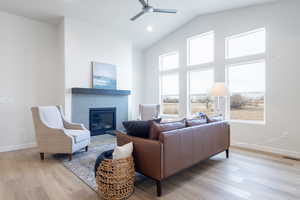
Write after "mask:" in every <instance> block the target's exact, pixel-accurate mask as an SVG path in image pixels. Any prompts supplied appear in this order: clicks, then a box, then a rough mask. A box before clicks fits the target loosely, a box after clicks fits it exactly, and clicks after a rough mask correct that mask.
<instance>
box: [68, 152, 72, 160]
mask: <svg viewBox="0 0 300 200" xmlns="http://www.w3.org/2000/svg"><path fill="white" fill-rule="evenodd" d="M68 158H69V161H72V154H71V153H70V154H68Z"/></svg>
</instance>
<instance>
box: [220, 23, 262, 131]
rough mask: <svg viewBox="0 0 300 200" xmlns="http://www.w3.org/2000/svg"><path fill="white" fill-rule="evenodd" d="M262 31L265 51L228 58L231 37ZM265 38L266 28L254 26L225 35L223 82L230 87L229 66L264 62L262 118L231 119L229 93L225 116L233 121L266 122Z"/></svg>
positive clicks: (260, 123) (245, 122)
mask: <svg viewBox="0 0 300 200" xmlns="http://www.w3.org/2000/svg"><path fill="white" fill-rule="evenodd" d="M262 30H263V31H264V32H265V44H264V45H265V51H264V52H262V53H258V54H249V55H244V56H241V57H234V58H229V56H228V52H229V45H228V41H229V40H230V39H232V38H237V37H241V36H243V35H249V34H251V33H256V32H258V31H262ZM267 40H268V32H267V28H266V27H260V28H256V29H253V30H250V31H247V32H243V33H238V34H235V35H231V36H228V37H225V56H224V58H225V83H226V85H227V86H228V87H229V88H230V86H229V73H228V69H229V67H232V66H236V65H244V64H251V63H257V62H261V61H263V62H264V63H265V92H264V120H263V121H260V120H232V119H231V118H230V117H231V116H230V111H231V109H230V97H231V95H229V96H228V97H227V98H226V101H227V103H226V106H225V107H226V111H225V113H226V118H227V119H228V120H229V121H230V122H233V123H244V124H257V125H265V124H266V120H267V119H266V118H267V116H266V110H267V73H266V71H267V68H268V62H267V52H268V46H267Z"/></svg>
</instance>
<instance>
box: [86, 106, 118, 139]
mask: <svg viewBox="0 0 300 200" xmlns="http://www.w3.org/2000/svg"><path fill="white" fill-rule="evenodd" d="M89 116H90V117H89V118H90V120H89V121H90V125H89V127H90V131H91V135H92V136H95V135H102V134H106V133H107V132H108V131H111V130H115V129H116V108H115V107H112V108H90V114H89Z"/></svg>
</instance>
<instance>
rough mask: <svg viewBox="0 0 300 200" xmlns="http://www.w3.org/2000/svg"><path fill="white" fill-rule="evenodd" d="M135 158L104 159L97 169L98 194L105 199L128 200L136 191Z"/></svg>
mask: <svg viewBox="0 0 300 200" xmlns="http://www.w3.org/2000/svg"><path fill="white" fill-rule="evenodd" d="M134 176H135V170H134V162H133V157H132V156H131V157H128V158H123V159H118V160H112V159H104V160H103V161H102V162H101V164H100V166H99V167H98V169H97V173H96V182H97V186H98V192H99V193H100V194H101V195H102V197H103V198H104V199H107V200H121V199H127V198H128V197H130V196H131V194H132V193H133V191H134Z"/></svg>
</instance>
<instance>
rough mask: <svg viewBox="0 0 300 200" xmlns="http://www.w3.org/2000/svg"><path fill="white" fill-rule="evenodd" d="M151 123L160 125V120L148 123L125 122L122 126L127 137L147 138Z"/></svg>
mask: <svg viewBox="0 0 300 200" xmlns="http://www.w3.org/2000/svg"><path fill="white" fill-rule="evenodd" d="M152 121H155V122H157V123H160V121H161V118H158V119H153V120H148V121H140V120H139V121H138V120H137V121H125V122H123V126H124V128H125V129H126V132H127V134H128V135H131V136H135V137H141V138H149V131H150V126H151V123H152Z"/></svg>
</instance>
